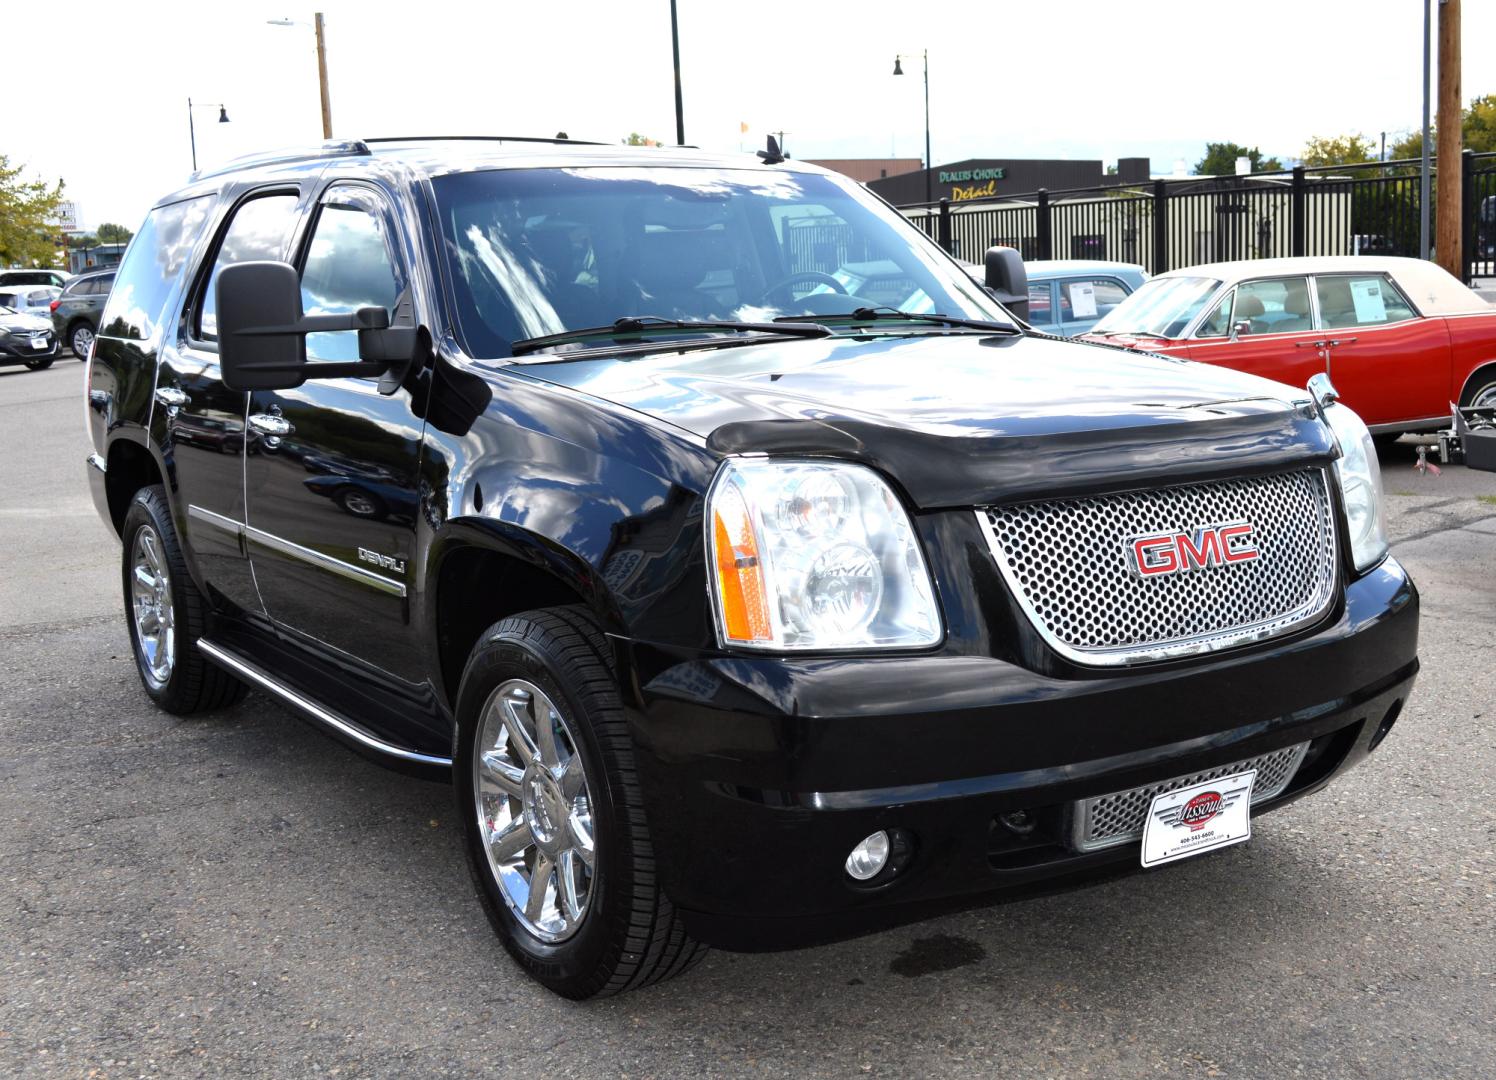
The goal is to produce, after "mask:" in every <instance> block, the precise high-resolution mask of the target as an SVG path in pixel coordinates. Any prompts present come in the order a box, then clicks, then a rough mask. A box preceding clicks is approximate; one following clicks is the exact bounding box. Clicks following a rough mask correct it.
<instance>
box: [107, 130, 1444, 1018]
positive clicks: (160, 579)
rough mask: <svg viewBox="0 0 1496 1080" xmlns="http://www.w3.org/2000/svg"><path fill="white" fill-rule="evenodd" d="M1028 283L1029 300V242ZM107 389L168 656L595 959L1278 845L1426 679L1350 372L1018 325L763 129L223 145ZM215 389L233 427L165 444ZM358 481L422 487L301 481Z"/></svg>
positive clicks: (211, 693)
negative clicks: (271, 707)
mask: <svg viewBox="0 0 1496 1080" xmlns="http://www.w3.org/2000/svg"><path fill="white" fill-rule="evenodd" d="M870 255H873V256H875V258H873V259H872V261H873V262H876V263H879V264H880V265H879V266H878V267H876V268H869V267H868V266H867V265H866V264H867V262H868V260H869V256H870ZM847 260H854V261H858V264H859V265H861V266H863V269H862V270H853V271H848V270H847V267H846V266H845V265H843V264H844V262H845V261H847ZM884 261H889V262H892V263H893V264H895V266H896V267H897V268H898V269H899V271H900V272H901V273H900V274H899V275H893V274H890V273H887V272H886V268H884V267H882V265H881V264H882V263H883V262H884ZM839 272H842V273H841V276H839ZM985 274H986V276H985V279H984V280H985V282H986V286H987V289H991V290H993V291H994V292H999V293H1002V294H1004V295H1011V296H1015V297H1019V298H1020V299H1018V300H1017V301H1015V302H1016V303H1017V304H1019V305H1022V304H1023V303H1025V302H1026V296H1027V292H1026V283H1025V280H1024V275H1023V270H1022V263H1021V261H1019V260H1018V258H1017V255H1016V253H1014V252H1004V251H1001V250H997V249H994V251H993V252H991V253H989V259H988V262H987V268H986V271H985ZM853 278H859V279H866V280H876V281H877V288H878V290H879V292H878V295H877V296H865V295H862V294H859V293H857V292H856V291H855V287H851V286H849V285H847V284H844V280H845V281H847V282H850V281H851V280H852V279H853ZM833 283H834V284H833ZM823 287H824V288H823ZM906 305H908V306H906ZM915 307H917V308H918V310H913V309H914V308H915ZM87 382H88V387H89V398H88V402H89V413H88V415H89V425H88V426H89V434H90V438H91V440H92V453H91V455H90V457H89V463H88V473H89V477H90V481H91V487H92V491H93V497H94V501H95V503H96V505H97V507H98V510H99V513H100V514H101V515H102V516H103V518H104V520H105V521H107V522H108V523H109V525H110V526H111V527H112V528H113V529H115V530H116V531H117V533H118V535H119V536H120V538H121V541H122V552H121V566H120V571H121V581H122V588H123V594H124V610H125V619H126V623H127V626H128V633H129V636H130V642H131V649H132V655H133V657H134V661H135V663H136V666H137V669H138V672H139V675H140V678H141V681H142V685H143V686H144V689H145V692H146V694H147V695H148V696H149V697H150V698H151V699H152V700H154V701H155V702H156V703H157V704H158V705H159V706H160V707H161V708H163V709H165V710H167V711H169V712H173V713H192V712H198V711H201V710H206V709H213V708H218V707H222V706H225V705H228V704H231V703H233V702H235V701H238V700H239V699H240V698H241V697H242V696H243V694H244V692H245V688H246V687H247V686H255V687H257V688H259V689H261V690H263V691H265V692H266V693H268V694H270V695H271V696H273V697H274V698H276V699H278V700H279V701H281V702H284V703H285V704H286V705H287V706H288V707H290V708H291V709H293V710H295V711H296V712H298V713H299V714H301V715H303V716H305V717H306V718H308V719H309V720H310V721H312V722H313V723H315V724H317V725H319V726H320V727H322V728H323V729H324V730H326V731H327V732H329V733H330V734H332V735H334V736H336V737H338V738H340V739H342V740H344V741H345V742H347V743H348V744H349V745H351V746H353V747H356V748H358V749H360V750H362V751H363V752H365V753H367V754H369V755H370V756H372V757H374V758H375V759H377V760H380V761H383V762H385V763H387V764H390V765H392V766H394V767H398V768H406V769H411V770H415V771H419V772H422V773H423V774H426V775H430V776H433V777H439V778H442V779H444V780H446V781H449V782H450V783H451V784H452V785H453V789H454V798H455V806H456V811H457V821H458V822H459V823H460V824H459V827H460V829H461V846H462V848H463V850H464V852H465V855H466V858H467V860H468V863H469V868H470V870H471V873H472V877H473V881H474V883H475V885H476V891H477V893H478V897H479V899H480V901H481V903H482V905H483V907H484V910H485V912H486V913H487V915H488V918H489V920H490V921H491V923H492V925H493V927H494V929H495V930H496V931H497V933H498V935H499V937H500V938H501V939H502V941H503V943H504V945H505V946H506V947H507V949H508V951H509V952H510V954H511V955H512V956H513V957H514V958H515V959H516V961H517V962H518V963H519V964H520V965H522V966H523V967H524V969H525V970H527V971H528V972H529V973H530V974H531V975H533V976H534V977H535V978H536V979H537V980H539V981H540V982H541V983H543V984H544V985H546V986H548V987H550V988H552V989H553V990H555V991H557V992H558V993H561V994H564V995H567V996H570V997H575V998H584V997H590V996H593V995H598V994H609V993H615V992H618V991H620V990H626V989H629V988H633V987H637V986H642V985H645V984H647V983H651V982H655V981H658V980H660V979H664V978H668V977H671V976H674V975H676V974H679V973H680V972H682V971H684V970H686V969H687V968H689V967H690V966H691V964H692V963H693V962H694V961H695V960H696V959H697V958H698V957H699V956H700V955H701V948H702V946H703V945H706V944H717V945H721V946H725V947H728V948H740V949H741V948H748V949H764V948H783V947H787V946H791V945H797V944H805V943H808V942H813V941H819V940H826V939H831V938H836V937H842V936H848V935H852V934H856V933H860V932H864V931H867V930H871V929H874V928H877V927H881V926H886V925H889V924H892V923H897V922H901V921H907V920H911V919H915V918H919V917H922V916H925V915H927V914H929V913H931V912H932V911H938V910H941V909H942V908H943V906H945V905H947V904H948V903H950V902H952V901H956V900H960V899H962V898H967V897H971V896H974V895H981V894H997V893H1002V892H1005V891H1006V892H1010V893H1011V892H1014V891H1017V890H1023V889H1029V888H1032V887H1035V886H1050V887H1053V886H1056V885H1060V884H1064V883H1067V882H1074V881H1077V880H1081V879H1083V878H1085V877H1088V876H1093V875H1095V874H1098V873H1106V872H1110V871H1114V870H1116V869H1118V868H1121V867H1124V866H1126V865H1128V864H1131V865H1132V866H1133V867H1150V866H1156V865H1159V864H1161V863H1165V862H1168V861H1170V860H1172V859H1176V858H1180V857H1185V856H1190V855H1194V854H1197V853H1199V852H1203V851H1208V850H1216V849H1219V848H1221V847H1224V846H1226V845H1229V844H1233V843H1236V842H1238V841H1241V840H1244V839H1246V838H1247V836H1248V835H1249V832H1250V825H1251V820H1252V818H1254V817H1255V816H1256V815H1257V814H1260V813H1262V812H1265V811H1268V810H1271V809H1273V808H1275V807H1279V806H1283V805H1285V804H1286V803H1287V802H1289V801H1291V800H1293V799H1295V798H1298V797H1299V796H1302V795H1305V794H1309V793H1311V792H1314V791H1317V790H1318V789H1320V788H1321V787H1323V786H1324V785H1325V784H1327V783H1329V782H1330V781H1331V780H1333V779H1334V778H1335V777H1337V776H1339V775H1340V774H1342V773H1343V772H1344V771H1345V770H1347V769H1349V768H1350V767H1352V766H1353V765H1355V764H1356V763H1358V762H1359V761H1361V760H1363V759H1364V758H1365V757H1366V756H1367V754H1369V753H1371V752H1372V751H1373V750H1374V749H1375V748H1376V747H1378V746H1379V745H1380V744H1381V743H1382V740H1383V739H1384V738H1385V736H1386V735H1387V733H1388V731H1389V730H1391V729H1392V727H1393V725H1394V723H1395V722H1396V720H1397V718H1398V716H1399V714H1400V711H1401V709H1402V708H1403V705H1404V703H1405V702H1406V700H1407V698H1408V694H1409V692H1410V691H1411V689H1412V686H1413V682H1414V677H1415V674H1416V672H1417V670H1418V657H1417V629H1418V594H1417V592H1416V590H1415V589H1414V587H1413V584H1412V583H1411V581H1410V580H1409V579H1408V576H1407V574H1406V573H1405V572H1404V570H1403V568H1402V567H1401V566H1400V565H1399V563H1398V562H1397V560H1396V559H1395V558H1393V557H1391V556H1390V555H1389V554H1388V551H1387V539H1386V536H1385V535H1384V533H1383V529H1382V524H1381V523H1382V513H1381V502H1380V500H1381V488H1380V481H1379V477H1378V473H1377V463H1376V456H1375V454H1374V453H1373V451H1372V448H1371V442H1370V435H1369V434H1368V433H1367V431H1366V428H1365V426H1364V425H1363V424H1362V423H1361V422H1360V420H1359V419H1357V417H1356V415H1355V413H1354V412H1352V411H1351V410H1350V409H1348V408H1347V407H1346V406H1344V405H1343V404H1340V403H1338V402H1336V401H1335V394H1334V389H1333V387H1332V386H1331V385H1330V382H1329V380H1328V379H1326V378H1325V377H1324V375H1323V373H1319V374H1318V376H1317V378H1316V379H1315V380H1314V384H1313V386H1312V387H1309V388H1299V387H1295V386H1288V385H1284V384H1281V383H1276V382H1270V381H1268V380H1265V379H1260V378H1253V377H1250V376H1246V375H1242V374H1240V373H1238V372H1233V371H1226V370H1223V369H1217V368H1211V367H1208V366H1206V365H1185V364H1180V363H1179V362H1178V361H1176V360H1170V359H1163V358H1158V357H1152V356H1147V355H1143V354H1141V353H1138V354H1136V355H1127V354H1123V353H1119V352H1118V351H1117V350H1113V349H1104V348H1099V347H1096V346H1094V345H1088V344H1083V343H1079V342H1074V341H1064V340H1059V339H1056V338H1054V337H1051V336H1048V335H1042V334H1036V333H1033V332H1030V331H1026V330H1024V329H1022V328H1021V327H1020V326H1019V325H1017V324H1016V323H1015V322H1013V321H1012V320H1011V319H1010V318H1009V317H1008V315H1007V314H1006V313H1005V311H1004V310H1003V308H1002V307H1001V306H1000V305H999V304H998V303H997V302H996V301H995V300H994V299H993V296H992V295H990V294H989V292H988V291H986V289H984V288H982V287H979V286H978V285H977V284H976V283H974V282H973V281H972V280H971V278H970V277H969V276H967V274H965V273H964V272H963V271H962V270H961V268H960V267H959V266H958V265H957V264H956V263H955V262H954V261H952V260H951V259H950V258H949V257H947V256H946V254H945V253H944V252H942V251H941V250H940V249H939V248H938V247H937V246H936V245H935V244H934V242H933V241H932V240H930V239H929V238H927V237H925V236H924V235H922V234H921V233H920V232H919V231H918V230H917V229H915V228H914V227H913V226H912V225H911V224H909V223H908V222H907V221H905V220H904V219H903V218H902V217H900V216H899V215H898V214H897V213H896V212H895V211H894V210H892V209H891V208H889V207H888V206H887V205H885V204H884V203H882V202H881V201H880V200H878V199H877V198H875V197H874V196H872V195H871V194H869V193H868V192H866V191H865V190H863V189H862V188H861V187H860V186H859V185H858V184H856V183H854V182H853V181H851V180H849V179H847V178H845V177H842V176H839V175H837V174H834V173H830V172H827V171H825V170H822V169H818V168H816V167H814V166H811V165H807V164H805V163H801V162H795V161H790V160H786V159H784V158H783V157H782V156H781V155H779V154H778V153H775V152H773V151H772V150H771V151H770V152H768V153H766V154H764V155H763V159H762V160H760V159H757V158H753V157H747V156H746V155H745V156H736V155H734V156H724V155H715V154H708V153H705V152H702V151H699V150H694V149H688V148H679V149H668V150H661V149H655V148H651V149H648V150H636V149H631V148H627V147H619V146H604V145H599V146H589V145H585V144H580V143H576V142H550V141H545V140H521V141H506V140H486V141H483V140H469V141H464V142H454V141H441V140H411V139H407V140H401V141H398V142H395V141H380V140H368V141H366V142H359V141H350V142H345V143H341V144H331V145H328V146H325V147H323V148H319V149H314V150H309V151H307V152H305V153H304V154H286V155H277V156H269V157H263V158H258V159H251V160H249V161H245V162H240V163H236V164H232V165H229V166H227V167H225V168H224V169H222V170H219V171H216V172H214V171H209V172H207V173H204V174H200V175H198V176H197V177H195V178H194V179H193V182H192V184H191V186H189V187H187V188H185V189H183V190H181V191H179V192H177V193H175V194H172V195H170V196H168V197H166V198H164V199H163V200H161V202H160V203H159V204H158V205H157V206H156V207H155V208H154V209H153V210H151V212H150V213H149V215H148V216H147V217H146V220H145V222H144V223H143V224H142V225H141V227H140V229H139V231H138V232H137V233H136V235H135V239H134V241H133V243H132V246H131V247H130V249H129V252H128V254H127V255H126V257H125V260H124V263H123V264H122V266H121V267H120V268H119V276H118V281H117V286H116V288H115V289H114V291H113V293H112V294H111V296H110V298H109V301H108V304H107V306H106V308H105V311H104V315H103V319H102V323H101V329H100V334H99V337H98V339H97V343H96V346H95V349H94V351H93V355H92V360H91V362H90V365H89V369H88V380H87ZM203 419H213V420H215V421H219V422H221V424H222V428H221V430H224V431H230V430H232V431H236V432H239V433H242V435H243V439H242V441H239V442H236V441H234V440H232V439H227V438H214V439H212V440H209V441H207V442H206V443H204V444H199V443H198V442H197V441H178V440H177V439H176V437H175V436H176V433H177V432H179V431H181V430H183V429H184V428H191V427H192V426H193V425H196V426H197V427H198V429H199V430H200V429H201V428H202V426H203V425H202V424H201V421H202V420H203ZM350 465H352V466H354V468H349V466H350ZM354 472H358V473H361V475H362V476H363V477H364V478H366V479H368V480H369V481H370V483H371V484H372V483H377V484H378V485H379V488H380V490H378V491H376V490H375V489H374V488H373V487H372V486H368V485H366V486H365V488H364V489H363V490H364V492H365V493H366V494H379V495H380V499H381V501H382V502H383V504H384V505H385V507H386V508H387V510H388V511H390V512H388V513H385V514H380V513H371V512H367V511H368V510H369V509H370V507H371V505H372V503H370V504H359V503H355V502H350V501H348V500H347V499H345V500H343V501H342V502H341V503H339V502H338V500H337V499H336V494H335V493H336V490H337V489H336V488H335V487H334V488H329V487H328V486H327V485H328V484H329V483H330V482H331V481H318V482H316V483H311V484H309V483H308V482H307V480H308V474H309V473H311V474H312V475H313V476H314V477H315V476H325V477H330V478H331V477H336V476H339V475H340V474H341V475H342V476H344V477H346V476H349V475H351V474H353V473H354ZM396 489H398V490H399V491H400V492H402V493H403V494H402V495H401V496H399V497H398V498H397V497H396V496H395V495H394V491H395V490H396ZM397 506H404V507H408V508H409V512H403V511H402V512H396V511H397ZM101 647H103V646H101ZM158 780H159V782H161V783H170V782H171V777H170V775H169V774H168V773H163V774H162V775H161V776H160V777H159V778H158ZM368 797H369V798H370V799H371V800H374V801H377V800H378V799H379V797H380V796H379V793H378V791H376V790H371V791H370V793H369V796H368ZM1344 810H1345V807H1343V806H1342V807H1339V808H1337V813H1340V812H1342V811H1344ZM1342 831H1343V830H1340V829H1327V830H1323V831H1321V832H1319V833H1317V834H1315V835H1313V836H1304V837H1288V836H1287V835H1286V834H1285V836H1284V840H1285V843H1289V842H1294V843H1301V844H1312V845H1314V846H1315V849H1316V850H1315V852H1314V853H1313V855H1312V857H1313V858H1316V859H1330V860H1333V859H1334V857H1335V851H1336V850H1337V844H1338V843H1339V839H1340V835H1341V832H1342ZM1271 854H1272V853H1271V852H1269V853H1266V855H1259V856H1258V860H1260V859H1261V858H1263V857H1270V856H1271ZM1235 868H1236V871H1237V874H1236V876H1237V878H1238V879H1239V880H1237V881H1236V882H1235V884H1234V886H1233V888H1234V889H1235V890H1236V891H1237V892H1238V893H1240V894H1242V895H1244V896H1245V895H1247V894H1249V893H1250V891H1251V890H1252V888H1253V885H1254V881H1253V877H1252V875H1251V874H1250V873H1249V872H1248V871H1250V870H1251V869H1252V867H1251V866H1250V865H1248V862H1247V861H1240V862H1238V863H1236V864H1235ZM1230 876H1232V874H1231V872H1230V871H1228V872H1227V874H1226V877H1230ZM1196 893H1198V890H1195V892H1194V893H1192V892H1190V891H1189V890H1185V893H1184V894H1183V895H1180V896H1177V897H1175V899H1174V900H1173V901H1172V902H1174V903H1175V904H1177V905H1179V906H1180V908H1181V917H1182V918H1193V917H1202V918H1212V919H1217V920H1218V921H1220V925H1221V933H1222V934H1226V935H1230V934H1231V933H1232V928H1231V924H1230V920H1229V919H1226V920H1220V916H1221V910H1222V906H1221V898H1220V896H1219V895H1218V894H1215V893H1212V894H1211V895H1208V896H1207V895H1196ZM1191 912H1193V913H1194V914H1191ZM1125 926H1126V922H1125V918H1123V917H1122V916H1120V915H1119V917H1118V932H1119V933H1122V932H1125Z"/></svg>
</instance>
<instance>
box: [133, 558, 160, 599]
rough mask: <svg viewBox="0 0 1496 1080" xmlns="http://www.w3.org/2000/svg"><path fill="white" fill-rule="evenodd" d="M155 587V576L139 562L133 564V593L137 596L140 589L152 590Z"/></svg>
mask: <svg viewBox="0 0 1496 1080" xmlns="http://www.w3.org/2000/svg"><path fill="white" fill-rule="evenodd" d="M155 588H156V576H155V575H154V574H152V573H151V572H150V571H149V570H147V569H146V568H145V566H144V565H142V564H141V563H136V564H135V595H136V596H139V595H140V593H141V591H142V590H144V591H145V592H153V591H154V590H155Z"/></svg>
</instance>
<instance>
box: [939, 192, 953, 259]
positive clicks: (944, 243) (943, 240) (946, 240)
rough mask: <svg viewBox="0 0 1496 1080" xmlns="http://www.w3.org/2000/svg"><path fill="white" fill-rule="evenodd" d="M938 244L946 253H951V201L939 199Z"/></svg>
mask: <svg viewBox="0 0 1496 1080" xmlns="http://www.w3.org/2000/svg"><path fill="white" fill-rule="evenodd" d="M940 246H941V248H942V249H944V251H945V253H946V254H947V255H953V254H955V252H953V251H952V250H951V201H950V200H949V199H941V200H940Z"/></svg>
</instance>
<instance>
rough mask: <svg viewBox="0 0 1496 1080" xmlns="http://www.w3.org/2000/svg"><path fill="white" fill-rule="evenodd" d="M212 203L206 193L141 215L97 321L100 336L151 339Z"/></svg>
mask: <svg viewBox="0 0 1496 1080" xmlns="http://www.w3.org/2000/svg"><path fill="white" fill-rule="evenodd" d="M213 199H214V196H212V195H203V196H200V197H199V198H196V199H186V200H184V201H182V202H179V203H172V204H171V205H170V206H158V207H157V208H156V209H154V210H152V211H151V212H150V213H149V214H147V215H146V219H145V222H144V224H142V225H141V226H140V231H139V232H138V233H136V234H135V239H133V240H132V241H130V246H129V248H128V249H126V251H125V258H124V261H123V262H122V263H120V267H119V271H118V272H117V273H116V274H115V281H116V283H117V287H116V288H115V289H113V291H111V293H110V294H109V302H108V303H107V304H106V305H105V306H104V314H103V316H102V317H101V318H100V320H99V334H100V336H102V337H114V338H124V339H126V340H128V341H152V342H153V341H155V340H156V339H157V337H158V332H159V330H160V329H161V321H162V319H163V318H164V317H165V315H166V305H167V303H168V302H170V300H171V295H172V290H173V289H174V288H175V286H176V283H177V278H178V277H180V276H181V274H182V272H183V271H184V270H185V268H186V266H187V260H188V258H189V257H190V256H191V254H192V248H193V245H195V244H196V243H197V238H198V236H199V235H201V233H202V231H203V225H204V223H205V222H206V221H207V220H208V211H209V210H210V209H212V206H213Z"/></svg>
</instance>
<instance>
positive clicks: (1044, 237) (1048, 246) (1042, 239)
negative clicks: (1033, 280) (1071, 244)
mask: <svg viewBox="0 0 1496 1080" xmlns="http://www.w3.org/2000/svg"><path fill="white" fill-rule="evenodd" d="M1034 239H1035V241H1037V242H1038V245H1039V258H1041V259H1052V258H1054V232H1053V230H1052V229H1051V225H1050V220H1049V191H1048V189H1047V188H1040V189H1039V205H1038V206H1036V207H1035V208H1034Z"/></svg>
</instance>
